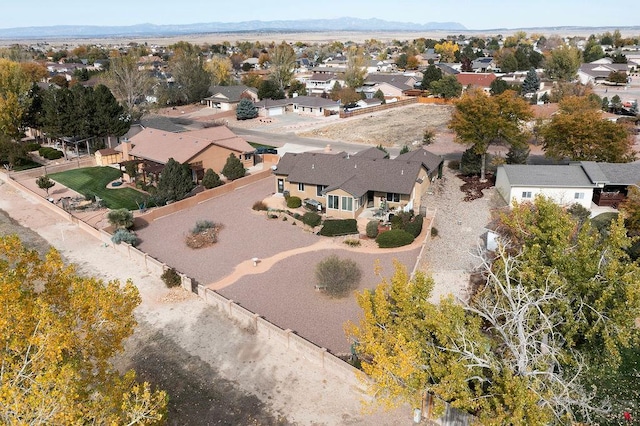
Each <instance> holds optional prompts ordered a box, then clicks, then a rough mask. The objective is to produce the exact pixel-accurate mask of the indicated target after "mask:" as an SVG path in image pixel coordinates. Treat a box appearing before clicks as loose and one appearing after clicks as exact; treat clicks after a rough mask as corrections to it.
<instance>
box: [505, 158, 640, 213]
mask: <svg viewBox="0 0 640 426" xmlns="http://www.w3.org/2000/svg"><path fill="white" fill-rule="evenodd" d="M638 182H640V161H636V162H633V163H598V162H594V161H581V162H578V163H571V164H568V165H522V164H505V165H501V166H499V167H498V171H497V174H496V189H497V191H498V193H499V194H500V195H501V196H502V198H504V199H505V201H507V202H508V203H511V202H513V201H517V202H519V203H522V202H526V201H532V200H533V199H534V198H535V196H536V195H543V196H546V197H549V198H551V199H552V200H554V201H555V202H556V203H558V204H560V205H563V206H568V205H571V204H574V203H578V204H580V205H581V206H583V207H585V208H587V209H591V203H594V204H596V205H598V206H613V207H617V206H618V204H619V203H620V202H621V201H622V200H624V198H625V197H626V195H627V189H628V187H629V186H634V185H637V184H638Z"/></svg>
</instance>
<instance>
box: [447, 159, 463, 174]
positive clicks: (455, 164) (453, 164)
mask: <svg viewBox="0 0 640 426" xmlns="http://www.w3.org/2000/svg"><path fill="white" fill-rule="evenodd" d="M447 167H448V168H449V169H450V170H454V171H456V172H457V171H459V170H460V161H458V160H451V161H449V162H448V163H447Z"/></svg>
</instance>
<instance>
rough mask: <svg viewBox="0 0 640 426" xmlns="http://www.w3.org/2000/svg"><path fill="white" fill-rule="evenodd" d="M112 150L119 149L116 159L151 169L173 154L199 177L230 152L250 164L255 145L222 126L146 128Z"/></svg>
mask: <svg viewBox="0 0 640 426" xmlns="http://www.w3.org/2000/svg"><path fill="white" fill-rule="evenodd" d="M115 151H117V152H120V153H122V160H121V161H120V163H124V162H126V161H138V162H139V164H142V168H145V167H149V168H151V169H154V170H158V169H161V167H159V166H163V165H164V164H166V163H167V161H169V159H170V158H173V159H174V160H176V161H178V162H180V163H183V164H184V163H186V164H189V167H190V168H191V170H192V172H193V175H194V180H200V179H202V177H203V175H204V172H205V171H206V170H207V169H213V170H214V171H215V172H217V173H220V172H221V171H222V168H223V167H224V165H225V163H226V162H227V158H228V157H229V155H230V154H234V155H235V156H236V157H238V158H239V159H240V161H242V163H243V164H244V166H245V167H251V166H253V165H254V151H255V149H254V148H253V147H252V146H251V145H249V143H247V141H245V140H244V139H243V138H241V137H240V136H237V135H236V134H235V133H233V132H232V131H231V130H229V128H227V127H226V126H217V127H209V128H205V129H200V130H193V131H190V132H183V133H171V132H166V131H162V130H157V129H151V128H147V129H144V130H142V131H141V132H140V133H138V134H137V135H135V136H133V137H132V138H131V139H130V140H127V141H125V142H122V143H121V144H120V145H118V146H117V147H116V148H115ZM141 171H142V172H144V170H141Z"/></svg>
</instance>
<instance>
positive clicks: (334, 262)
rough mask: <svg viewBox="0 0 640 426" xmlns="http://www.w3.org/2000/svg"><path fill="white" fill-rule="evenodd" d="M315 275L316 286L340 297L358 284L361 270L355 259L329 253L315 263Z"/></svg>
mask: <svg viewBox="0 0 640 426" xmlns="http://www.w3.org/2000/svg"><path fill="white" fill-rule="evenodd" d="M315 276H316V287H317V288H320V289H324V290H325V291H326V292H327V293H328V294H330V295H331V296H334V297H341V296H346V295H347V294H348V293H349V291H350V290H352V289H354V288H356V287H357V286H358V283H359V282H360V278H361V277H362V271H361V270H360V267H359V266H358V264H357V263H356V262H355V261H353V260H351V259H340V258H339V257H338V256H336V255H331V256H329V257H327V258H326V259H324V260H322V261H321V262H320V263H318V264H317V265H316V270H315Z"/></svg>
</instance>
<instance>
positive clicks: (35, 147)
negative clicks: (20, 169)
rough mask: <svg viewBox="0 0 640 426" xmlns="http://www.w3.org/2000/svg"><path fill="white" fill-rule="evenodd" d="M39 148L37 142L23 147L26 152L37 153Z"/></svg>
mask: <svg viewBox="0 0 640 426" xmlns="http://www.w3.org/2000/svg"><path fill="white" fill-rule="evenodd" d="M40 148H41V146H40V144H39V143H38V142H29V143H28V144H25V146H24V149H26V150H27V151H28V152H33V151H39V150H40Z"/></svg>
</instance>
